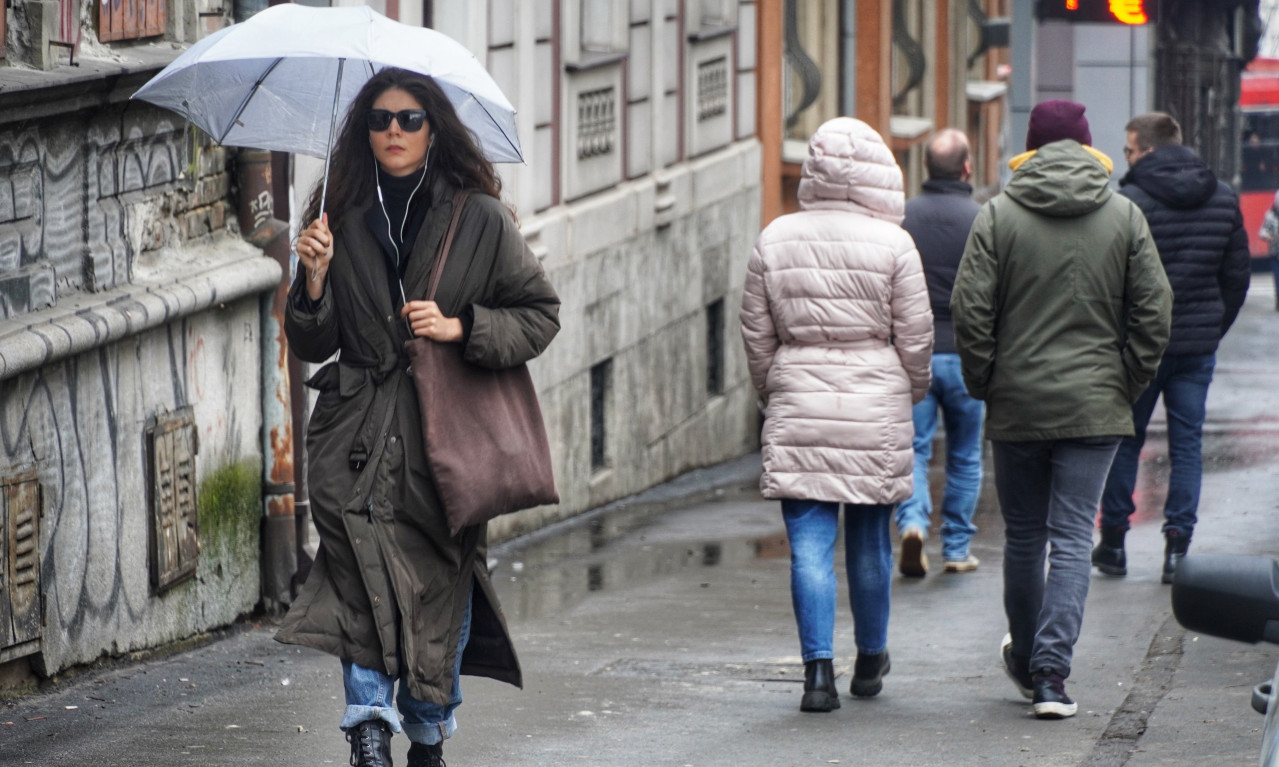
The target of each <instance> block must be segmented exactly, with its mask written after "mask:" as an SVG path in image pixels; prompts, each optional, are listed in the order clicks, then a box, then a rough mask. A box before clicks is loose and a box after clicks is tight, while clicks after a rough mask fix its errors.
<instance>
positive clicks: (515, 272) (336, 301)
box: [276, 180, 559, 704]
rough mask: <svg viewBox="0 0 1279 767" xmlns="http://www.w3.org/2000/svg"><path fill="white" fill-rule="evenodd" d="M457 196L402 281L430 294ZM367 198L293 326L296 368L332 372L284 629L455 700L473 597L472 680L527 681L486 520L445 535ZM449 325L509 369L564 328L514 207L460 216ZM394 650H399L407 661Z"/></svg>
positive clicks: (311, 462)
mask: <svg viewBox="0 0 1279 767" xmlns="http://www.w3.org/2000/svg"><path fill="white" fill-rule="evenodd" d="M453 194H454V190H453V188H452V187H451V186H449V185H448V184H447V183H445V182H444V181H442V180H441V181H437V182H436V183H435V185H434V186H433V188H432V199H433V200H434V201H435V202H434V204H433V205H432V206H431V208H430V209H429V210H428V211H427V213H426V218H425V220H424V221H423V223H422V226H421V229H420V230H419V232H418V235H417V237H416V239H415V240H414V244H413V247H412V251H411V254H410V256H409V261H408V264H407V267H406V273H405V276H404V280H403V281H404V289H405V295H407V296H408V297H409V298H410V299H413V298H424V297H425V294H426V289H427V282H428V280H429V276H430V269H431V266H432V265H433V263H434V260H435V253H436V251H437V250H438V249H439V244H440V241H441V240H442V238H443V236H444V232H445V230H446V229H447V227H448V222H449V219H450V217H451V216H452V212H453ZM376 204H377V201H376V200H373V201H371V202H370V203H368V204H366V205H365V206H363V207H361V208H358V209H355V210H352V211H351V212H349V213H348V214H347V215H345V216H343V217H342V220H341V221H340V222H339V224H338V226H337V227H335V229H334V255H333V260H332V262H331V264H330V267H329V272H328V277H327V281H326V283H325V290H324V295H323V296H322V297H321V298H320V300H319V301H318V302H314V303H312V302H310V301H309V299H307V298H306V297H305V292H304V291H305V282H304V280H305V279H306V275H305V271H304V270H299V273H298V277H297V280H296V281H295V282H294V284H293V287H292V290H291V291H290V295H289V303H288V308H287V311H286V314H285V331H286V333H287V335H288V339H289V346H290V348H292V350H293V351H294V353H296V354H297V355H298V356H299V357H300V358H302V359H303V360H306V361H309V362H322V361H324V360H327V359H329V358H330V357H331V356H332V355H333V354H334V353H335V352H338V353H340V356H339V359H338V361H336V362H333V363H330V364H329V365H326V366H325V367H324V368H323V369H321V370H320V372H318V373H317V374H316V375H315V376H314V377H313V378H312V379H311V381H309V382H308V385H311V386H313V387H314V388H317V389H318V390H319V397H318V399H317V400H316V403H315V408H314V410H313V411H312V414H311V420H310V425H309V428H308V431H307V456H308V466H307V478H308V483H309V490H310V500H311V511H312V514H313V516H314V520H315V526H316V530H317V532H318V533H319V536H320V547H319V552H318V554H317V556H316V560H315V564H314V566H313V567H312V569H311V573H310V575H309V576H308V578H307V581H306V584H305V585H304V586H303V588H302V592H301V594H300V595H299V596H298V599H297V601H296V602H294V604H293V605H292V607H291V608H290V610H289V613H288V615H287V616H285V619H284V625H283V627H282V628H281V629H280V631H279V633H278V634H277V635H276V639H278V640H279V641H281V642H285V643H291V644H300V645H306V646H309V647H314V648H316V649H319V650H322V651H324V652H328V653H332V654H333V655H337V656H338V657H340V658H343V659H345V660H350V661H353V662H355V663H358V664H359V665H361V666H364V667H366V668H373V669H380V670H382V671H384V672H386V673H388V674H390V675H392V676H398V675H399V674H400V673H401V666H400V661H401V660H402V661H403V664H404V668H403V672H404V676H405V678H406V679H407V681H408V684H409V691H410V692H411V693H412V695H413V697H415V698H417V699H419V700H423V701H429V702H431V703H436V704H444V703H447V701H448V700H449V695H450V692H451V688H452V679H453V667H454V662H455V658H456V654H457V653H456V649H457V643H458V639H459V636H460V631H461V628H462V620H463V617H464V615H465V608H466V599H467V596H468V594H473V603H472V619H471V634H470V640H469V641H468V643H467V645H466V649H465V651H464V652H463V658H462V673H464V674H473V675H482V676H488V677H492V678H494V679H499V680H502V681H505V682H509V683H511V684H514V685H520V684H522V678H521V674H520V668H519V662H518V660H517V659H516V656H515V652H514V649H513V647H512V645H511V641H510V637H509V635H508V633H507V630H506V622H505V619H504V618H503V616H502V613H501V609H500V607H499V606H498V602H497V597H496V596H495V594H494V592H493V588H492V585H491V583H490V582H489V576H488V567H487V561H486V560H487V557H486V529H485V527H484V526H483V525H479V526H474V527H469V528H464V529H463V530H462V531H461V532H459V533H458V534H457V536H451V535H450V534H449V527H448V523H447V522H446V520H445V518H444V513H443V510H442V508H441V507H440V502H439V498H438V496H437V494H436V490H435V486H434V483H433V482H432V480H431V475H430V472H429V470H428V468H427V464H426V457H425V452H424V447H423V441H422V429H421V419H420V415H419V409H418V400H417V396H416V392H415V388H414V383H413V378H412V376H410V375H408V374H407V373H406V371H407V369H408V360H407V357H406V355H405V352H404V347H403V344H404V341H405V340H406V339H408V338H409V335H408V331H407V329H406V326H405V323H404V320H403V319H401V318H400V316H399V313H398V312H397V311H395V308H394V306H393V305H392V299H391V294H390V289H389V287H388V285H389V283H388V279H387V270H388V261H387V259H386V258H385V257H384V256H383V253H382V250H381V247H380V246H379V244H378V243H377V241H376V240H375V239H374V237H373V235H372V234H371V233H370V231H369V228H368V226H366V225H365V222H364V219H365V213H366V211H367V210H368V208H369V206H371V205H376ZM435 300H436V302H437V303H438V304H439V305H440V310H441V312H442V313H443V314H444V315H445V316H446V317H454V316H457V315H458V314H459V312H460V311H461V310H462V309H463V308H464V307H466V306H468V305H469V306H470V307H471V308H472V311H473V314H474V322H473V324H472V326H471V333H470V336H469V338H468V340H467V345H466V349H465V354H464V356H465V359H466V360H467V361H468V362H470V363H472V364H475V365H481V366H484V367H488V368H494V369H500V368H504V367H509V366H512V365H516V364H519V363H521V362H525V361H527V360H529V359H532V358H533V357H536V356H537V355H538V354H540V353H541V352H542V350H543V349H545V348H546V346H547V344H549V343H550V342H551V339H552V338H553V337H554V336H555V334H556V332H557V331H558V330H559V319H558V315H559V298H558V297H557V296H556V294H555V291H554V289H553V288H552V287H551V285H550V283H549V282H548V281H547V279H546V276H545V274H544V273H543V271H542V267H541V264H539V263H538V260H537V258H536V257H534V256H533V254H532V253H531V252H530V251H529V249H528V246H527V245H526V244H525V242H524V239H523V237H522V236H521V235H520V232H519V229H518V228H517V226H516V224H515V222H514V221H513V220H512V218H511V215H510V213H509V212H508V211H507V210H506V209H505V208H504V207H503V206H502V204H501V203H500V202H499V201H498V200H496V199H494V198H492V197H489V196H486V195H481V194H473V195H471V197H470V198H469V199H468V200H467V202H466V205H465V207H464V209H463V213H462V216H461V219H460V221H459V222H458V230H457V234H456V236H455V240H454V243H453V250H452V254H451V255H450V257H449V260H448V262H447V263H446V264H445V267H444V274H443V276H442V277H441V280H440V286H439V289H438V291H437V295H436V299H435ZM397 647H398V649H399V651H400V653H399V656H398V657H397Z"/></svg>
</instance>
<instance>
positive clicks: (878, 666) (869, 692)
mask: <svg viewBox="0 0 1279 767" xmlns="http://www.w3.org/2000/svg"><path fill="white" fill-rule="evenodd" d="M892 667H893V664H892V663H890V662H889V661H888V651H887V650H884V651H883V652H881V653H879V654H878V655H866V654H865V653H860V652H859V653H857V662H856V663H854V664H853V686H852V689H851V690H849V692H851V693H852V694H853V695H856V696H857V697H859V698H873V697H874V696H876V695H878V694H879V691H880V690H882V689H884V675H885V674H887V673H888V672H889V670H891V669H892Z"/></svg>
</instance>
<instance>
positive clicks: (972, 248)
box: [950, 140, 1172, 442]
mask: <svg viewBox="0 0 1279 767" xmlns="http://www.w3.org/2000/svg"><path fill="white" fill-rule="evenodd" d="M1109 162H1110V161H1109V159H1107V158H1105V155H1102V154H1101V153H1100V152H1096V151H1095V150H1093V149H1091V148H1090V147H1084V146H1081V145H1080V144H1078V143H1076V142H1074V141H1070V140H1066V141H1058V142H1054V143H1052V144H1048V145H1046V146H1044V147H1042V148H1041V149H1040V150H1039V151H1038V152H1036V153H1033V155H1031V156H1029V157H1027V156H1022V157H1021V158H1017V159H1015V160H1014V167H1015V172H1014V174H1013V177H1012V180H1011V181H1010V183H1009V184H1008V187H1007V189H1006V190H1005V191H1004V193H1003V194H1000V195H998V196H997V197H995V198H994V199H992V200H991V201H990V202H988V203H986V205H985V206H983V207H982V209H981V211H980V212H979V213H978V215H977V219H976V221H974V222H973V228H972V231H971V232H970V233H969V236H968V243H967V245H966V247H965V249H964V256H963V260H962V261H961V262H960V265H959V272H958V274H957V275H956V278H955V289H954V292H953V293H952V294H951V301H950V307H951V312H952V314H953V316H954V321H955V343H956V346H957V348H958V352H959V356H960V358H961V362H962V366H963V375H964V383H965V384H966V385H967V387H968V391H969V393H970V394H972V396H974V397H976V398H977V399H981V400H985V401H986V435H987V436H988V437H989V438H990V439H992V440H996V441H1007V442H1022V441H1031V440H1049V439H1074V438H1080V437H1099V436H1129V435H1132V433H1133V426H1132V403H1133V402H1134V401H1136V399H1137V397H1138V396H1139V395H1140V394H1141V392H1142V391H1143V390H1144V389H1145V388H1146V385H1147V384H1149V383H1150V379H1151V378H1152V377H1154V374H1155V371H1156V369H1157V368H1158V366H1159V360H1160V357H1161V356H1162V355H1163V350H1164V347H1165V346H1166V345H1167V343H1168V334H1169V323H1170V318H1171V312H1172V292H1171V290H1170V289H1169V287H1168V279H1167V278H1166V277H1165V276H1164V270H1163V266H1162V264H1161V263H1160V261H1159V254H1158V252H1157V251H1156V250H1155V244H1154V241H1153V240H1152V239H1151V236H1150V230H1149V228H1148V227H1147V226H1146V219H1145V217H1144V216H1143V215H1142V213H1141V210H1140V209H1139V208H1137V206H1136V205H1134V204H1132V202H1130V201H1129V200H1128V199H1127V198H1125V197H1122V196H1120V195H1117V194H1113V193H1112V192H1111V190H1110V188H1109V187H1108V186H1107V180H1108V178H1109V175H1110V171H1109V167H1108V165H1109Z"/></svg>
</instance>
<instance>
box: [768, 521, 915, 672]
mask: <svg viewBox="0 0 1279 767" xmlns="http://www.w3.org/2000/svg"><path fill="white" fill-rule="evenodd" d="M844 510H845V511H844V560H845V562H844V563H845V566H846V569H847V571H848V591H849V601H850V602H851V603H852V608H853V637H854V641H855V642H856V644H857V651H858V652H859V653H865V654H867V655H876V654H878V653H881V652H883V651H884V650H885V649H886V648H887V646H888V593H889V588H890V587H891V585H892V569H893V545H892V540H891V536H890V535H889V531H888V522H889V520H890V519H891V518H892V514H893V507H892V506H891V505H877V506H864V505H860V504H853V503H849V504H844ZM782 518H783V519H785V520H786V536H787V537H788V538H789V539H790V549H791V557H790V591H791V602H792V603H793V604H794V606H795V622H796V623H797V624H798V625H799V646H800V651H801V653H802V654H803V658H804V662H805V663H808V662H809V661H814V660H818V659H821V658H834V657H835V539H836V538H837V536H838V534H839V504H838V503H829V502H825V501H798V500H784V501H782Z"/></svg>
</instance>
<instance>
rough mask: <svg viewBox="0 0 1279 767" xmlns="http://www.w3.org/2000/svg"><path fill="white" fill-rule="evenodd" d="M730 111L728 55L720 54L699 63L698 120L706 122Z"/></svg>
mask: <svg viewBox="0 0 1279 767" xmlns="http://www.w3.org/2000/svg"><path fill="white" fill-rule="evenodd" d="M726 112H728V57H727V56H718V57H716V58H713V59H707V60H706V61H703V62H701V63H699V64H698V65H697V121H698V122H705V121H706V120H711V119H714V118H716V117H720V116H722V115H724V114H725V113H726Z"/></svg>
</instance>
